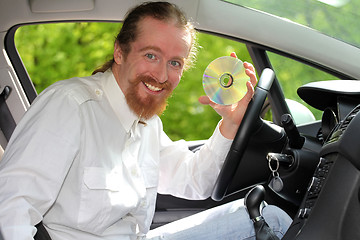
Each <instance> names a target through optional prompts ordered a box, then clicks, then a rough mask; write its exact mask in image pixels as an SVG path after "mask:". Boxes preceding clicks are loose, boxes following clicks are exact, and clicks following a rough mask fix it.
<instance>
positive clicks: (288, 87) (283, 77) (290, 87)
mask: <svg viewBox="0 0 360 240" xmlns="http://www.w3.org/2000/svg"><path fill="white" fill-rule="evenodd" d="M267 55H268V57H269V60H270V62H271V65H272V67H273V69H274V71H275V74H276V77H277V79H278V80H279V82H280V85H281V87H282V90H283V93H284V95H285V98H286V99H290V100H293V101H295V102H298V103H301V104H303V105H304V106H306V107H307V108H308V109H309V110H310V111H311V112H312V114H313V115H314V117H315V119H316V120H320V119H321V116H322V112H321V111H320V110H317V109H315V108H313V107H311V106H309V105H308V104H306V103H305V102H304V101H303V100H301V99H300V97H299V96H298V95H297V89H298V88H299V87H300V86H302V85H304V84H306V83H309V82H315V81H325V80H335V79H338V78H337V77H335V76H333V75H331V74H328V73H326V72H324V71H322V70H319V69H317V68H315V67H312V66H309V65H306V64H304V63H301V62H299V61H296V60H293V59H291V58H288V57H285V56H282V55H279V54H276V53H273V52H267ZM289 104H291V105H292V107H293V108H296V105H295V106H294V104H292V102H291V101H290V102H289V101H288V105H289ZM289 108H290V111H291V110H294V109H291V106H289ZM292 113H293V112H292Z"/></svg>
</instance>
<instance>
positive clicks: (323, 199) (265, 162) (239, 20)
mask: <svg viewBox="0 0 360 240" xmlns="http://www.w3.org/2000/svg"><path fill="white" fill-rule="evenodd" d="M100 2H101V1H100V0H81V1H80V0H78V1H72V0H62V1H46V0H27V1H23V0H15V1H14V0H4V1H3V2H2V3H0V6H1V7H0V27H1V30H0V36H1V38H2V40H3V41H2V52H1V54H0V129H1V131H0V159H1V156H2V154H3V152H4V150H5V149H6V146H7V143H8V141H9V139H10V138H11V134H12V132H13V131H14V129H15V127H16V124H17V123H18V122H19V121H20V119H21V117H22V116H23V114H24V113H25V112H26V110H27V109H28V108H29V107H30V105H31V103H32V102H33V100H34V99H35V98H36V96H37V94H38V93H37V91H36V89H35V87H34V83H33V82H32V76H30V75H29V73H28V71H27V69H26V64H25V63H24V61H23V59H22V57H21V54H20V53H19V51H18V49H17V46H16V44H15V41H14V39H15V34H16V31H17V30H18V29H19V28H21V27H22V26H26V25H31V24H48V23H56V22H117V23H118V22H121V21H122V20H123V17H124V15H125V13H126V12H127V10H128V9H129V8H130V7H132V6H134V5H135V4H136V3H140V2H141V1H132V0H124V1H117V0H107V1H106V4H105V3H103V2H101V3H100ZM171 2H174V3H176V4H177V5H179V6H180V7H181V8H182V9H183V10H184V11H185V12H186V14H187V16H188V17H189V18H191V19H193V20H194V22H196V29H197V30H198V31H199V32H201V33H204V34H210V35H214V36H217V37H221V38H226V39H231V40H233V41H236V42H241V44H243V46H244V49H246V51H247V52H246V53H247V54H248V55H249V58H250V60H251V62H252V63H253V65H254V66H255V69H256V71H257V73H258V75H259V82H258V85H257V87H256V90H255V95H254V97H253V99H252V101H251V102H250V104H249V107H248V109H247V112H246V114H245V117H244V119H243V122H242V124H241V126H240V128H239V129H238V133H237V135H236V138H235V139H234V141H233V143H232V146H231V149H230V151H229V153H228V155H227V157H226V159H225V163H224V166H223V168H222V170H221V172H220V175H219V177H218V180H217V182H216V184H215V186H214V190H213V193H212V196H211V197H210V198H208V199H206V200H197V201H192V200H187V199H180V198H176V197H173V196H169V195H161V194H158V197H157V203H156V213H155V216H154V219H153V224H152V228H156V227H159V226H162V225H164V224H166V223H169V222H172V221H175V220H178V219H181V218H183V217H186V216H189V215H192V214H194V213H197V212H200V211H203V210H205V209H209V208H211V207H215V206H219V205H222V204H225V203H228V202H230V201H233V200H236V199H242V198H244V197H245V196H246V194H248V192H249V191H250V190H251V189H254V188H255V187H257V186H259V185H261V186H263V188H264V191H265V195H264V201H265V202H266V203H267V204H273V205H276V206H278V207H280V208H282V209H283V210H284V211H286V212H287V213H288V214H289V215H290V216H291V218H292V219H293V223H292V225H291V226H290V228H289V230H288V231H287V233H286V234H285V236H284V238H283V239H286V240H290V239H307V240H309V239H328V240H332V239H334V240H335V239H359V238H360V228H359V224H360V215H359V214H358V213H359V212H360V141H358V135H357V134H358V133H359V132H360V114H359V112H360V81H359V80H357V79H359V78H360V71H359V67H358V63H359V62H360V49H359V48H357V47H355V46H353V45H351V44H346V43H344V42H342V41H340V40H338V39H335V38H332V37H330V36H327V35H325V34H322V33H320V32H318V31H316V30H312V29H310V28H307V27H305V26H302V25H299V24H296V23H294V22H291V21H287V20H286V19H285V20H284V19H283V18H280V17H276V16H274V15H271V14H266V13H263V12H261V11H256V10H254V9H251V8H248V7H245V6H239V5H235V4H233V3H229V2H228V1H220V0H206V1H205V0H195V1H190V0H189V1H180V0H179V1H176V0H173V1H171ZM5 6H6V7H5ZM219 9H221V10H219ZM244 23H246V24H244ZM324 43H325V44H324ZM275 58H280V59H288V60H286V61H296V62H298V63H299V64H302V65H304V68H306V69H307V68H311V71H319V72H322V73H324V74H325V75H324V76H326V81H324V80H325V79H311V81H309V82H308V83H306V84H303V85H301V86H296V85H295V84H294V87H293V90H294V92H295V94H296V95H297V97H298V99H299V100H298V101H301V102H302V103H303V104H306V106H309V108H312V109H315V110H316V111H318V112H319V114H320V118H319V119H317V120H314V121H310V122H303V123H300V124H299V122H300V120H298V118H297V117H295V113H298V112H296V109H294V108H292V107H291V106H290V105H289V104H288V101H287V96H285V93H284V91H283V85H282V82H281V78H282V76H283V74H280V70H279V69H280V68H282V67H283V66H284V65H276V64H274V61H273V59H275ZM209 60H210V59H209ZM205 65H206V64H205ZM285 66H286V65H285ZM288 71H290V70H289V69H288ZM269 113H270V114H271V118H268V117H265V116H267V114H269ZM300 113H301V112H300ZM303 115H306V113H304V114H303ZM202 144H203V141H189V148H190V149H191V150H192V151H196V150H197V149H198V148H199V147H200V146H201V145H202ZM279 179H280V180H279ZM40 228H41V226H39V229H40ZM40 234H42V233H41V231H40V233H39V234H38V236H37V239H48V236H47V235H46V233H45V235H42V236H40ZM0 239H1V237H0Z"/></svg>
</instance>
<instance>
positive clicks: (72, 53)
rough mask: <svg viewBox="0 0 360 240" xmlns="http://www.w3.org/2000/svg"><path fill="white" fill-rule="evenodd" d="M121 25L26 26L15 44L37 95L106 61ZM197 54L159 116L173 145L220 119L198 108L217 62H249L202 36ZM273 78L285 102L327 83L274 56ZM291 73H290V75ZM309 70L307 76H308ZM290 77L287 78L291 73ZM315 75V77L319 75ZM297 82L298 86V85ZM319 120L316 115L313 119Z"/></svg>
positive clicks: (201, 134)
mask: <svg viewBox="0 0 360 240" xmlns="http://www.w3.org/2000/svg"><path fill="white" fill-rule="evenodd" d="M120 27H121V24H120V23H110V22H107V23H97V22H81V23H80V22H79V23H51V24H41V25H25V26H22V27H21V28H19V29H18V30H17V32H16V35H15V44H16V46H17V49H18V51H19V53H20V56H21V58H22V60H23V62H24V65H25V66H26V69H27V71H28V73H29V76H30V78H31V80H32V81H33V83H34V86H35V88H36V90H37V92H38V93H40V92H41V91H42V90H44V89H45V88H46V87H47V86H49V85H50V84H52V83H54V82H56V81H59V80H63V79H68V78H71V77H76V76H88V75H90V74H91V73H92V71H93V70H94V69H95V68H97V67H98V66H100V65H102V63H104V62H105V61H107V60H109V59H110V58H111V56H112V52H113V44H114V39H115V36H116V34H117V33H118V31H119V29H120ZM198 40H199V45H200V48H199V53H198V58H197V62H196V64H195V66H194V67H193V68H192V69H190V70H188V71H187V72H185V73H184V75H183V77H182V80H181V82H180V84H179V86H178V87H177V88H176V89H175V91H174V94H173V96H172V97H171V98H170V99H169V106H168V108H167V110H166V111H165V113H164V114H163V115H162V116H161V118H162V121H163V124H164V130H165V132H166V133H167V134H168V135H169V137H170V138H171V139H173V140H178V139H186V140H199V139H205V138H208V137H210V136H211V134H212V132H213V130H214V128H215V126H216V124H217V123H218V121H219V120H220V117H219V116H218V114H216V113H215V111H213V110H212V108H211V107H209V106H203V105H201V104H200V103H198V98H199V97H200V96H201V95H204V90H203V87H202V75H203V72H204V70H205V68H206V66H207V65H208V64H209V63H210V62H211V61H212V60H214V59H215V58H217V57H220V56H224V55H230V53H231V52H236V54H237V56H238V58H239V59H241V60H243V61H248V62H252V60H251V58H250V56H249V53H248V51H247V49H246V46H245V44H243V43H239V42H236V41H233V40H230V39H224V38H220V37H217V36H214V35H210V34H205V33H200V34H199V36H198ZM270 59H271V61H272V63H273V64H274V68H275V70H276V74H277V75H278V78H279V79H280V80H281V84H282V86H283V89H284V91H285V93H286V97H287V98H291V99H297V100H299V99H298V97H297V94H296V88H297V87H298V86H300V85H302V84H303V83H306V82H308V81H313V80H314V76H316V74H319V73H320V75H321V76H318V79H317V80H324V79H331V76H327V75H323V73H321V72H320V71H318V70H316V71H315V70H313V69H312V68H310V67H309V69H308V70H306V69H304V68H306V66H304V65H303V64H300V63H296V62H294V63H293V62H289V60H288V59H286V58H284V57H281V56H278V55H275V54H272V55H270ZM289 69H291V71H289ZM307 71H309V73H308V74H306V72H307ZM290 72H291V73H290ZM317 72H319V73H317ZM297 81H299V82H297ZM317 115H318V116H317V118H319V116H320V115H319V113H318V114H317Z"/></svg>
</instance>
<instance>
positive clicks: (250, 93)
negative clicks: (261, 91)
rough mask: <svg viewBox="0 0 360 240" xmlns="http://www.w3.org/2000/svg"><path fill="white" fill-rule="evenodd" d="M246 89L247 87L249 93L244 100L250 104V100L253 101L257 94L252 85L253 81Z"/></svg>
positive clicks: (247, 84) (248, 83)
mask: <svg viewBox="0 0 360 240" xmlns="http://www.w3.org/2000/svg"><path fill="white" fill-rule="evenodd" d="M246 87H247V92H246V94H245V96H244V97H243V100H244V101H246V102H250V100H251V99H252V97H253V96H254V93H255V90H254V86H253V85H252V83H251V81H247V82H246Z"/></svg>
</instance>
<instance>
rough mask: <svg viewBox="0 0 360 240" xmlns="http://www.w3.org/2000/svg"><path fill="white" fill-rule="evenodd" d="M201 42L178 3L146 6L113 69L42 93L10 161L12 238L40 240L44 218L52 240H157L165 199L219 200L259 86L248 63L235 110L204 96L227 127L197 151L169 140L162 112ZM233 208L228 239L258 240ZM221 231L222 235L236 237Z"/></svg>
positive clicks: (0, 200)
mask: <svg viewBox="0 0 360 240" xmlns="http://www.w3.org/2000/svg"><path fill="white" fill-rule="evenodd" d="M193 43H194V30H193V28H192V26H191V24H189V23H188V22H187V21H186V18H185V17H184V15H183V14H182V13H181V12H180V11H179V9H178V8H177V7H176V6H174V5H172V4H169V3H165V2H159V3H146V4H142V5H140V6H138V7H137V8H135V9H133V10H132V11H131V12H130V13H129V14H128V15H127V18H126V20H125V22H124V25H123V27H122V29H121V32H120V33H119V35H118V37H117V39H116V42H115V48H114V58H113V60H112V61H110V63H107V64H105V66H104V67H103V68H102V69H99V70H98V71H96V72H97V73H96V74H94V75H93V76H91V77H85V78H73V79H70V80H67V81H61V82H58V83H56V84H54V85H53V86H51V87H49V88H48V89H47V90H45V91H44V92H43V93H41V95H40V96H39V97H38V98H37V99H36V100H35V102H34V103H33V105H32V106H31V108H30V109H29V110H28V112H27V113H26V114H25V116H24V118H23V119H22V120H21V122H20V123H19V124H18V127H17V128H16V130H15V131H14V133H13V136H12V138H11V140H10V142H9V144H8V147H7V149H6V151H5V154H4V157H3V160H2V162H1V163H0V184H1V186H3V187H2V188H1V189H0V228H1V231H2V232H3V235H4V237H5V239H7V240H12V239H14V240H15V239H16V240H21V239H32V236H34V234H35V232H36V229H35V228H34V225H36V224H37V223H39V222H40V221H43V223H44V225H45V227H46V229H47V231H48V232H49V234H50V236H51V238H52V239H53V240H65V239H67V240H68V239H86V240H95V239H96V240H97V239H120V240H121V239H136V238H150V235H148V237H146V234H147V232H148V231H149V228H150V224H151V221H152V217H153V214H154V209H155V201H156V194H157V192H160V193H166V194H172V195H174V196H178V197H183V198H188V199H204V198H207V197H209V196H210V194H211V191H212V188H213V185H214V183H215V180H216V177H217V175H218V173H219V171H220V169H221V167H222V163H223V160H224V158H225V155H226V153H227V151H228V149H229V146H230V144H231V139H233V137H234V136H235V134H236V131H237V128H238V126H239V124H240V122H241V119H242V117H243V115H244V112H245V110H246V107H247V105H248V102H249V101H250V99H251V98H252V96H253V92H254V89H253V86H254V85H255V84H256V77H255V73H254V69H253V67H252V66H251V65H250V64H244V66H245V68H246V73H247V74H248V75H249V77H250V81H249V82H248V83H247V89H248V93H247V94H246V96H245V97H244V98H243V99H242V100H241V101H240V102H239V103H237V104H235V105H233V106H220V105H217V104H215V103H213V102H211V101H210V100H209V98H207V97H201V98H200V102H201V103H203V104H209V105H210V106H212V107H213V108H214V109H215V110H216V111H217V112H218V113H219V114H220V115H221V116H222V117H223V119H222V120H221V121H220V123H219V124H218V126H217V128H216V129H215V132H214V134H213V136H212V137H211V138H210V139H209V140H208V142H207V143H206V144H205V145H204V146H203V147H202V148H201V150H199V151H198V152H197V153H192V152H191V151H189V150H188V149H187V147H186V145H185V144H183V143H182V142H176V143H174V142H172V141H171V140H170V139H169V138H168V137H167V136H166V135H165V133H164V132H163V130H162V124H161V121H160V119H159V117H158V116H157V115H159V114H161V112H162V111H163V110H164V108H165V106H166V99H167V98H168V96H169V95H170V94H171V92H172V91H173V89H174V88H175V87H176V86H177V85H178V83H179V81H180V78H181V75H182V73H183V70H184V68H185V66H186V65H188V64H189V62H188V61H189V59H190V56H191V55H192V51H193V49H192V46H193ZM233 56H234V57H235V55H233ZM4 186H6V187H4ZM226 211H228V212H231V214H229V215H232V217H235V218H236V219H238V223H239V224H236V225H235V226H234V227H233V228H232V230H231V231H230V230H229V231H228V230H227V229H225V232H226V233H227V232H229V233H230V234H232V235H229V236H233V237H236V238H238V237H239V238H240V237H241V236H245V237H247V236H251V235H252V236H253V235H254V233H253V230H252V223H251V221H250V220H249V219H248V216H247V215H246V214H245V213H244V209H243V208H241V209H240V210H237V211H233V210H232V211H230V210H228V209H227V210H226ZM273 212H274V213H276V214H272V216H273V217H274V218H275V219H276V220H274V221H279V222H285V224H284V226H282V225H281V224H280V225H279V224H277V225H276V226H275V228H276V231H280V232H279V234H280V236H281V235H282V234H284V231H286V227H287V226H288V224H289V219H288V217H287V216H286V214H284V213H283V212H281V211H280V210H278V209H275V210H273ZM224 214H225V219H224V221H222V223H225V222H226V219H230V218H228V217H227V216H226V213H225V212H221V214H219V216H220V215H224ZM284 216H285V217H284ZM222 218H224V216H223V217H222ZM219 219H220V218H219ZM283 219H286V220H283ZM213 222H216V221H213ZM232 222H233V221H232ZM232 224H233V223H232ZM269 224H270V225H271V224H272V222H269ZM205 225H206V224H205ZM202 226H203V225H201V226H200V228H202ZM229 226H230V225H228V226H227V227H229ZM163 229H164V232H165V233H162V232H160V233H156V234H153V235H152V237H153V238H154V239H156V238H159V237H161V238H165V239H166V238H168V239H176V234H177V233H170V232H169V231H167V230H166V227H164V228H163ZM160 230H161V229H160ZM160 230H157V231H160ZM212 230H213V233H211V238H213V239H226V236H224V235H223V233H221V235H219V234H217V235H216V233H215V231H214V230H215V229H214V227H212ZM205 231H206V232H204V230H203V231H202V232H199V228H198V226H193V227H191V228H189V229H182V231H181V234H180V236H179V235H178V236H177V237H178V238H179V239H200V237H202V236H206V234H209V230H205ZM234 234H235V235H234ZM230 238H232V237H230ZM207 239H209V238H208V237H207ZM240 239H241V238H240Z"/></svg>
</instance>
